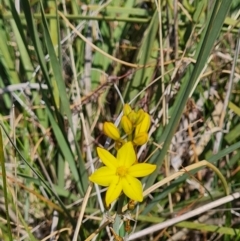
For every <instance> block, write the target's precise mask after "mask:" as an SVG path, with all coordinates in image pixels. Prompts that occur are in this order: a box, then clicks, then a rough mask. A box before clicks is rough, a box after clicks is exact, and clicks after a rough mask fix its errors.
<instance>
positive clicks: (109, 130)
mask: <svg viewBox="0 0 240 241" xmlns="http://www.w3.org/2000/svg"><path fill="white" fill-rule="evenodd" d="M103 133H104V134H105V135H106V136H108V137H110V138H111V139H113V140H115V141H116V140H119V139H120V132H119V130H118V128H117V127H116V126H115V125H114V124H113V123H112V122H104V124H103Z"/></svg>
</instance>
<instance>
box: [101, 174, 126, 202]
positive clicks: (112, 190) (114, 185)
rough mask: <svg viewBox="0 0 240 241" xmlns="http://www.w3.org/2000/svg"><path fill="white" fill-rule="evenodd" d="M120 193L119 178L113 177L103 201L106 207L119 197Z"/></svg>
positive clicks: (120, 184)
mask: <svg viewBox="0 0 240 241" xmlns="http://www.w3.org/2000/svg"><path fill="white" fill-rule="evenodd" d="M121 192H122V183H121V181H120V178H119V176H115V177H114V179H113V180H112V182H111V184H110V186H109V188H108V190H107V192H106V197H105V201H106V205H107V207H108V206H109V205H110V204H111V203H112V202H113V201H114V200H116V199H117V198H118V197H119V196H120V194H121Z"/></svg>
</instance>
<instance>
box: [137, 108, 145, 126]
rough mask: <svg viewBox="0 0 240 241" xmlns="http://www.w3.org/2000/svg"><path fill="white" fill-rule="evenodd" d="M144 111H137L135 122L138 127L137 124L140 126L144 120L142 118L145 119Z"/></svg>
mask: <svg viewBox="0 0 240 241" xmlns="http://www.w3.org/2000/svg"><path fill="white" fill-rule="evenodd" d="M145 113H146V112H145V111H144V110H143V109H140V110H138V111H137V113H136V114H137V120H136V123H135V124H136V125H138V124H140V123H141V122H142V121H143V119H144V117H145Z"/></svg>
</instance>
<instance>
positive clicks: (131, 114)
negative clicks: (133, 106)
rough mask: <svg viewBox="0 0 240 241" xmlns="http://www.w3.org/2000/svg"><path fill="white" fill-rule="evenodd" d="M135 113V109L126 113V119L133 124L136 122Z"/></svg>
mask: <svg viewBox="0 0 240 241" xmlns="http://www.w3.org/2000/svg"><path fill="white" fill-rule="evenodd" d="M137 118H138V116H137V113H136V112H135V111H131V112H130V113H129V114H128V119H129V120H130V121H131V122H132V124H133V125H135V124H136V121H137Z"/></svg>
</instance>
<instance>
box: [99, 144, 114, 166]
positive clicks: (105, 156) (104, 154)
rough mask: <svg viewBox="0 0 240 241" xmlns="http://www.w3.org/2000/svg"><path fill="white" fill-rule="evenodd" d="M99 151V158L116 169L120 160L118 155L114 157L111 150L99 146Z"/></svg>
mask: <svg viewBox="0 0 240 241" xmlns="http://www.w3.org/2000/svg"><path fill="white" fill-rule="evenodd" d="M97 153H98V156H99V158H100V159H101V161H102V162H103V163H104V164H105V165H106V166H107V167H109V168H110V169H112V170H116V168H117V166H118V162H117V159H116V157H114V156H113V155H112V154H111V153H110V152H109V151H107V150H105V149H103V148H100V147H97Z"/></svg>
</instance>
